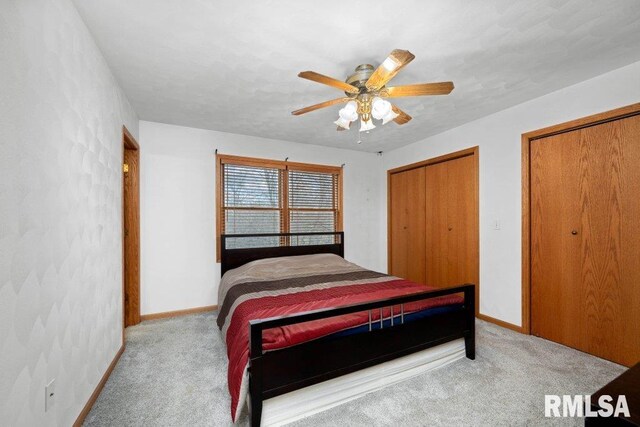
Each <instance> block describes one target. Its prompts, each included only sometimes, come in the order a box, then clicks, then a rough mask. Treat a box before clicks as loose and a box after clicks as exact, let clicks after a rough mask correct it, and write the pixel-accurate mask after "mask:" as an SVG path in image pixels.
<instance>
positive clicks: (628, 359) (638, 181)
mask: <svg viewBox="0 0 640 427" xmlns="http://www.w3.org/2000/svg"><path fill="white" fill-rule="evenodd" d="M620 125H621V130H622V131H621V134H622V138H621V140H622V144H621V157H622V161H621V165H622V171H623V173H622V174H621V188H620V193H621V199H622V204H621V205H622V210H621V215H620V216H621V220H620V223H621V233H620V247H621V259H622V268H621V280H622V286H621V295H620V299H621V302H622V306H621V308H620V317H621V324H622V325H621V326H622V327H621V331H620V332H621V334H622V336H623V339H622V349H621V354H622V357H621V360H622V363H624V364H625V365H631V364H633V363H635V362H638V361H640V116H634V117H630V118H628V119H623V120H621V121H620Z"/></svg>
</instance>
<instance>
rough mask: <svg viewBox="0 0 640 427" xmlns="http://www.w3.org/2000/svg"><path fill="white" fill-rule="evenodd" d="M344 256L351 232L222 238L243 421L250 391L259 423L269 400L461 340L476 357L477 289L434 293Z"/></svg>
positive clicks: (226, 322) (226, 321)
mask: <svg viewBox="0 0 640 427" xmlns="http://www.w3.org/2000/svg"><path fill="white" fill-rule="evenodd" d="M242 240H245V241H247V242H250V243H251V244H250V245H249V246H254V247H243V244H242V243H239V242H241V241H242ZM260 242H264V243H265V246H261V244H260ZM267 243H268V244H267ZM256 246H257V247H256ZM343 256H344V233H342V232H335V233H278V234H256V235H223V236H221V263H222V265H221V270H222V276H223V277H222V280H221V283H220V290H219V304H220V307H219V311H218V318H217V322H218V326H219V327H220V329H221V331H222V334H223V338H224V341H225V343H226V344H227V355H228V357H229V372H228V382H229V391H230V393H231V415H232V419H233V420H234V421H235V420H236V419H237V417H238V415H239V413H240V410H241V409H242V407H243V404H244V399H245V396H246V395H248V396H247V397H248V399H247V404H248V406H249V409H250V413H251V425H252V426H260V424H261V419H262V409H263V402H264V401H265V400H267V399H271V400H274V401H275V400H277V399H275V398H276V397H278V396H282V395H288V394H290V393H292V392H294V391H297V390H298V391H303V390H306V391H307V392H308V391H309V390H313V387H317V386H319V385H322V384H324V383H330V382H332V381H333V382H334V383H335V381H340V380H341V379H344V378H348V377H349V375H351V376H353V375H355V374H356V373H358V372H365V371H367V370H369V371H371V369H373V367H374V366H376V365H380V364H385V366H386V367H387V370H388V368H389V366H392V365H388V364H389V363H391V361H394V362H397V361H399V360H403V361H406V360H411V359H410V358H409V355H413V356H412V357H416V355H419V354H421V353H423V352H422V350H425V349H428V348H432V347H436V346H440V347H442V348H445V347H444V346H442V345H443V344H445V343H451V342H454V341H460V342H463V345H464V355H465V356H466V357H467V358H469V359H474V358H475V326H474V325H475V323H474V321H475V312H474V307H475V301H474V298H475V296H474V295H475V294H474V288H475V286H474V285H472V284H465V285H461V286H456V287H451V288H440V289H429V288H427V287H425V286H424V285H419V284H416V283H412V282H409V281H406V280H403V279H400V278H397V277H393V276H388V275H386V274H382V273H377V272H373V271H370V270H367V269H364V268H362V267H359V266H357V265H355V264H352V263H349V262H347V261H346V260H344V259H343ZM425 289H426V290H425ZM440 347H439V348H440ZM403 363H404V362H403ZM413 363H414V364H415V362H413ZM387 365H388V366H387ZM403 369H405V368H402V369H399V371H402V370H403ZM406 371H407V372H409V371H410V370H408V369H406ZM396 378H402V375H399V376H396ZM351 381H352V383H351V384H353V381H356V382H357V381H360V380H359V379H357V378H356V379H351ZM335 384H338V383H335ZM335 384H334V386H335ZM316 397H317V395H316Z"/></svg>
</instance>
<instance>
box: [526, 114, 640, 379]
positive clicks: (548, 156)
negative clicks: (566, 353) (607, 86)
mask: <svg viewBox="0 0 640 427" xmlns="http://www.w3.org/2000/svg"><path fill="white" fill-rule="evenodd" d="M530 147H531V148H530V150H531V151H530V159H531V171H530V172H531V178H530V179H531V181H530V182H531V196H530V197H531V199H530V200H531V331H532V333H533V334H534V335H537V336H540V337H543V338H547V339H550V340H553V341H556V342H559V343H561V344H565V345H568V346H570V347H573V348H576V349H579V350H582V351H585V352H588V353H591V354H594V355H596V356H599V357H603V358H605V359H609V360H612V361H614V362H617V363H621V364H624V365H627V366H629V365H632V364H635V363H637V362H638V361H639V360H640V203H639V200H640V197H639V196H640V116H634V117H629V118H625V119H620V120H616V121H612V122H607V123H604V124H599V125H596V126H590V127H586V128H583V129H579V130H574V131H571V132H565V133H561V134H558V135H554V136H550V137H546V138H541V139H537V140H534V141H532V142H531V146H530Z"/></svg>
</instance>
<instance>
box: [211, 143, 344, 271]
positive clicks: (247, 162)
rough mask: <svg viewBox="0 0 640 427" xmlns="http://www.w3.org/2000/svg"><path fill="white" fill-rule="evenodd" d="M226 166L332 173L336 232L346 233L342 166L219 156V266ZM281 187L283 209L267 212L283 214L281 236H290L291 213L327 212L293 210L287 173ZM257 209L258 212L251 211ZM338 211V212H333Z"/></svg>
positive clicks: (217, 241)
mask: <svg viewBox="0 0 640 427" xmlns="http://www.w3.org/2000/svg"><path fill="white" fill-rule="evenodd" d="M223 164H232V165H237V166H252V167H259V168H271V169H280V170H284V171H290V170H291V171H302V172H317V173H330V174H334V175H337V176H338V185H337V194H334V197H337V203H336V209H335V228H336V229H335V230H334V231H343V229H342V219H343V212H342V206H343V194H344V193H343V190H342V188H343V187H342V167H341V166H329V165H318V164H313V163H298V162H288V161H283V160H270V159H262V158H256V157H243V156H232V155H228V154H216V262H220V235H221V234H222V221H223V218H224V215H223V210H224V203H223V200H222V198H223V197H224V190H223V186H224V177H223V167H222V165H223ZM281 177H282V178H281V186H280V207H279V208H266V209H267V210H279V211H281V212H282V219H281V221H280V228H281V229H280V232H281V233H288V232H289V229H290V218H289V217H290V215H289V214H290V212H291V211H313V212H325V211H327V209H324V208H317V209H316V208H295V209H290V208H289V174H287V173H284V174H282V175H281ZM249 209H255V208H249ZM331 211H334V209H331Z"/></svg>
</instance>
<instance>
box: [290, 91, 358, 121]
mask: <svg viewBox="0 0 640 427" xmlns="http://www.w3.org/2000/svg"><path fill="white" fill-rule="evenodd" d="M350 100H351V98H347V97H346V96H345V97H343V98H336V99H332V100H331V101H324V102H321V103H319V104H315V105H310V106H308V107H304V108H301V109H299V110H296V111H292V112H291V114H293V115H294V116H299V115H300V114H304V113H308V112H309V111H315V110H319V109H320V108H325V107H331V106H332V105H336V104H341V103H343V102H349V101H350Z"/></svg>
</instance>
